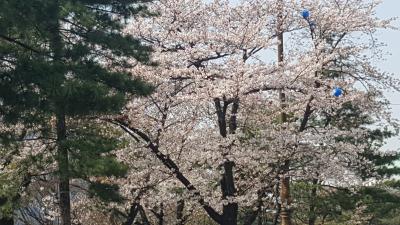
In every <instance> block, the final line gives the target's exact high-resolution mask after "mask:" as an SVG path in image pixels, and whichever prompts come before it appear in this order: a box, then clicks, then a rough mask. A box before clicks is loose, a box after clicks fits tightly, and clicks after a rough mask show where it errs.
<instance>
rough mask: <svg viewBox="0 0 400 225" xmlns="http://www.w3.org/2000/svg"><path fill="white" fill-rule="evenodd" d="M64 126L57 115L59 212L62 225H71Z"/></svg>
mask: <svg viewBox="0 0 400 225" xmlns="http://www.w3.org/2000/svg"><path fill="white" fill-rule="evenodd" d="M65 139H66V125H65V115H64V114H59V115H57V144H58V169H59V176H60V177H59V180H60V182H59V185H58V189H59V192H60V212H61V221H62V224H63V225H71V199H70V190H69V162H68V148H67V147H66V146H65V143H64V141H65Z"/></svg>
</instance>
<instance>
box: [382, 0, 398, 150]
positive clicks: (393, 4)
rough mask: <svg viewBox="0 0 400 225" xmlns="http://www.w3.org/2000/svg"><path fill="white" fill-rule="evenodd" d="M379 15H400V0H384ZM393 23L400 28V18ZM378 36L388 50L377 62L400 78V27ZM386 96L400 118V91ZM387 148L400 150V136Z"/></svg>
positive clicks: (387, 93)
mask: <svg viewBox="0 0 400 225" xmlns="http://www.w3.org/2000/svg"><path fill="white" fill-rule="evenodd" d="M377 16H378V17H379V18H391V17H400V1H399V0H383V2H382V4H381V5H380V6H379V7H378V10H377ZM393 25H395V26H396V27H398V28H400V19H397V20H396V21H395V22H394V23H393ZM377 38H378V39H379V40H380V41H381V42H383V43H385V44H386V46H385V47H384V50H385V51H386V52H387V54H386V56H385V60H384V61H382V62H379V63H377V65H376V66H378V67H379V68H380V69H382V70H383V71H386V72H388V73H392V74H393V76H394V77H396V78H398V79H400V29H398V30H380V31H378V34H377ZM385 95H386V97H387V98H388V99H389V101H390V102H391V103H392V105H391V108H392V113H393V116H394V118H397V119H399V120H400V93H398V92H397V93H396V92H386V93H385ZM385 148H386V149H390V150H395V149H397V150H399V149H400V137H395V138H392V139H390V140H388V143H387V145H386V146H385Z"/></svg>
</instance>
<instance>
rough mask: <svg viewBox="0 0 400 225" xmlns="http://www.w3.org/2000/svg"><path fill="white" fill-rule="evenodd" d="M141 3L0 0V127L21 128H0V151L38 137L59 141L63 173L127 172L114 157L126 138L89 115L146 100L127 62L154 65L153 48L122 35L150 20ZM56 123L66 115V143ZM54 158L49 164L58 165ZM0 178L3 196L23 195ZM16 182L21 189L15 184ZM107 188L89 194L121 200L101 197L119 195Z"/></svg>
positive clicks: (36, 160)
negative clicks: (138, 21)
mask: <svg viewBox="0 0 400 225" xmlns="http://www.w3.org/2000/svg"><path fill="white" fill-rule="evenodd" d="M146 2H149V1H148V0H112V1H111V0H31V1H26V0H2V1H0V123H1V125H2V126H6V127H12V126H14V125H19V126H21V127H22V126H23V128H24V130H25V132H22V133H20V132H15V130H13V129H7V130H0V141H1V142H0V147H1V148H2V149H1V150H2V151H4V152H8V153H10V152H12V151H11V150H10V149H9V148H8V149H5V148H4V150H3V146H6V145H12V144H13V143H14V142H17V141H18V142H21V141H24V139H26V138H27V137H34V138H35V137H39V136H40V137H41V138H43V139H47V140H57V147H58V148H61V147H62V148H63V149H67V150H68V154H69V159H70V162H66V163H69V164H70V165H69V168H70V171H59V174H58V175H60V176H61V174H68V176H69V178H82V179H86V178H88V177H90V176H95V177H103V176H117V177H121V176H124V175H125V174H126V171H127V167H126V166H125V165H123V164H122V163H120V162H118V161H117V160H116V159H115V156H114V155H113V154H112V153H111V152H112V151H113V150H115V149H118V148H122V147H124V141H123V140H119V139H118V138H116V137H118V136H119V134H118V133H116V132H115V131H113V130H112V129H111V128H110V127H106V126H103V125H100V124H99V123H97V122H95V121H94V120H93V119H92V118H95V117H99V116H104V115H113V114H116V113H118V112H119V111H120V110H121V109H122V107H123V106H124V105H125V103H126V102H127V101H128V100H129V99H131V98H132V97H134V96H142V95H147V94H149V93H151V91H152V89H153V88H152V86H151V85H149V84H147V83H146V82H144V81H143V80H141V79H139V78H137V77H134V75H133V74H130V73H129V69H130V68H131V65H130V63H129V61H128V59H129V60H131V59H136V60H137V61H139V62H141V63H144V64H149V65H153V64H154V63H152V62H151V61H150V53H151V48H150V47H149V46H145V45H143V44H142V42H141V41H140V40H138V39H135V38H134V37H133V36H130V35H127V34H125V33H124V32H122V30H123V29H124V26H125V24H124V21H126V20H127V19H128V18H131V17H132V16H135V15H141V16H148V15H150V13H149V12H148V11H147V9H146V7H145V5H144V4H143V3H146ZM56 118H57V119H60V118H66V124H65V126H64V127H63V128H62V129H63V130H64V131H63V132H65V133H66V137H65V140H64V139H63V140H60V137H61V136H60V135H59V132H58V130H57V129H56V127H55V123H54V121H55V119H56ZM27 130H29V135H28V133H27V132H26V131H27ZM56 131H57V132H56ZM63 132H61V133H63ZM55 133H57V136H55ZM16 152H18V150H17V151H16ZM6 155H7V154H6ZM8 155H10V154H8ZM53 155H55V158H54V159H53V160H59V161H60V160H61V159H60V158H61V157H60V158H57V157H58V156H56V155H57V154H53ZM29 160H30V161H31V163H32V165H30V166H33V165H35V164H37V165H40V164H42V163H43V162H44V161H46V160H48V159H45V158H42V156H40V155H39V156H35V157H32V158H30V159H29ZM43 164H44V165H45V164H46V163H43ZM63 164H65V163H63ZM59 165H60V163H59ZM18 167H21V165H20V166H16V168H15V170H16V171H17V170H18ZM60 168H61V166H60ZM43 169H45V168H43ZM60 170H61V169H60ZM66 172H67V173H66ZM1 179H5V178H3V177H1ZM1 181H2V182H1V183H2V186H1V190H0V199H4V198H1V196H13V195H14V196H16V195H17V194H18V192H20V189H18V188H17V189H15V188H11V189H10V188H8V186H7V185H3V184H9V183H10V180H7V181H6V180H1ZM3 182H4V183H3ZM16 185H17V186H20V184H19V185H18V182H17V184H16ZM110 185H111V186H110V187H111V189H110V187H108V186H104V185H94V186H93V185H92V187H91V189H90V190H91V193H95V192H99V193H100V194H99V195H97V194H93V195H94V196H103V197H102V198H103V199H105V200H113V199H118V198H117V197H116V196H115V195H111V194H110V195H109V196H108V197H106V198H104V196H107V195H108V194H107V190H113V191H118V189H117V188H115V187H114V186H113V185H112V184H110ZM11 193H13V194H11ZM2 202H6V203H4V204H3V206H2V207H3V208H4V210H3V211H7V210H6V209H7V207H8V208H9V210H8V212H10V210H11V209H12V208H13V207H15V201H14V202H12V204H11V203H10V201H2ZM10 204H11V205H10ZM12 205H14V206H12Z"/></svg>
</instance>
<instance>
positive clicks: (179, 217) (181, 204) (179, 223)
mask: <svg viewBox="0 0 400 225" xmlns="http://www.w3.org/2000/svg"><path fill="white" fill-rule="evenodd" d="M184 209H185V200H183V199H180V200H178V202H177V204H176V225H184V224H185V219H184V216H183V210H184Z"/></svg>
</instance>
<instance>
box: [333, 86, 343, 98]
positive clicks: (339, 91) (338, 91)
mask: <svg viewBox="0 0 400 225" xmlns="http://www.w3.org/2000/svg"><path fill="white" fill-rule="evenodd" d="M342 94H343V90H342V89H341V88H339V87H336V88H335V89H333V96H335V97H339V96H341V95H342Z"/></svg>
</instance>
